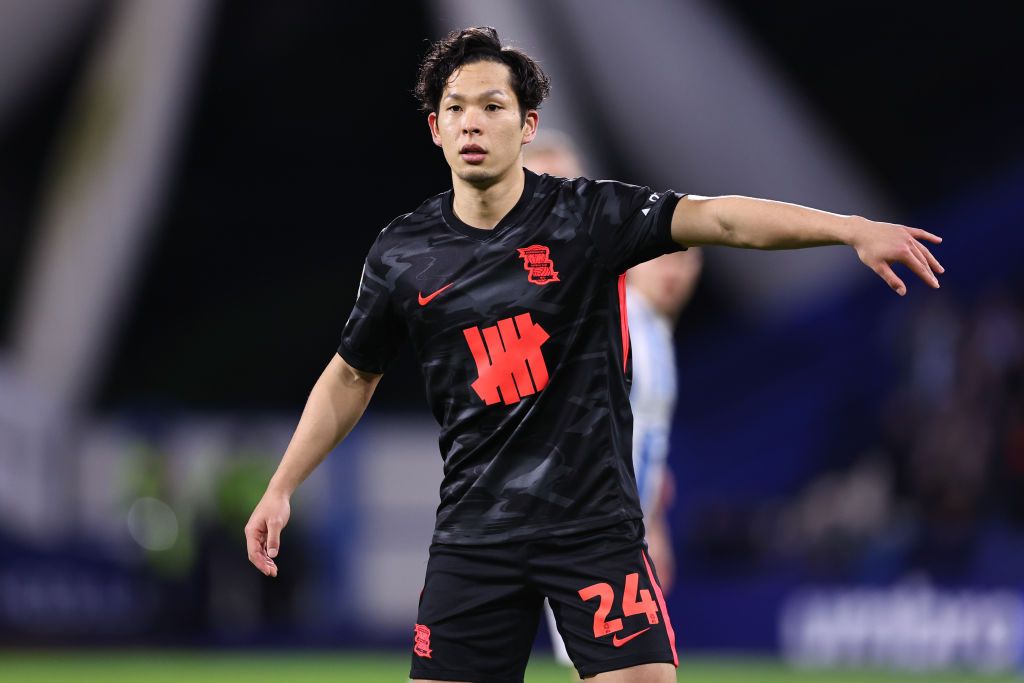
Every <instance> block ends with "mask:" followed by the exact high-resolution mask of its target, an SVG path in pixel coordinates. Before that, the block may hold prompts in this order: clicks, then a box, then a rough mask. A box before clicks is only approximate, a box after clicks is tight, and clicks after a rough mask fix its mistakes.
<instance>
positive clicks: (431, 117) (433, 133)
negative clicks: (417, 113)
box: [427, 111, 441, 147]
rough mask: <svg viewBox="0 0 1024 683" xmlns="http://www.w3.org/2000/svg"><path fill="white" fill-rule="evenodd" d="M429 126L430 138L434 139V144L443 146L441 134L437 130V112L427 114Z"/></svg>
mask: <svg viewBox="0 0 1024 683" xmlns="http://www.w3.org/2000/svg"><path fill="white" fill-rule="evenodd" d="M427 125H428V126H430V137H432V138H434V144H435V145H437V146H438V147H440V146H441V133H440V131H438V129H437V112H436V111H432V112H430V113H429V114H427Z"/></svg>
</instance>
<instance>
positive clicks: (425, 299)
mask: <svg viewBox="0 0 1024 683" xmlns="http://www.w3.org/2000/svg"><path fill="white" fill-rule="evenodd" d="M454 284H455V283H454V282H449V283H448V284H446V285H445V286H444V287H442V288H441V289H439V290H437V291H436V292H434V293H433V294H428V295H427V296H423V292H420V293H419V295H420V296H419V302H420V306H426V305H427V304H429V303H430V302H431V301H433V300H434V297H435V296H437V295H438V294H440V293H441V292H443V291H444V290H446V289H448V288H449V287H451V286H452V285H454Z"/></svg>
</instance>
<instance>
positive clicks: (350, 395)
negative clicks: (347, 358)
mask: <svg viewBox="0 0 1024 683" xmlns="http://www.w3.org/2000/svg"><path fill="white" fill-rule="evenodd" d="M379 380H380V375H371V374H368V373H362V372H359V371H357V370H355V369H354V368H352V367H350V366H349V365H348V364H346V363H345V362H344V361H343V360H341V358H340V357H338V356H335V357H334V358H333V359H332V360H331V362H330V363H329V364H328V365H327V367H326V368H325V369H324V371H323V373H322V374H321V375H320V378H319V379H318V380H317V382H316V384H315V385H314V386H313V390H312V391H311V392H310V394H309V398H308V399H307V400H306V406H305V408H304V409H303V411H302V417H301V418H300V419H299V424H298V426H297V427H296V428H295V433H294V434H293V435H292V438H291V441H290V442H289V444H288V448H287V449H285V453H284V456H283V457H282V458H281V463H280V464H279V465H278V468H277V471H276V472H275V473H274V476H273V477H272V478H271V480H270V484H269V485H268V487H267V490H268V491H269V492H274V493H279V494H282V495H285V496H290V495H291V494H292V493H293V492H294V491H295V489H296V488H298V486H299V484H301V483H302V482H303V481H305V479H306V477H308V476H309V475H310V473H312V472H313V470H314V469H316V467H317V465H319V464H320V463H321V462H323V460H324V458H326V457H327V454H328V453H330V452H331V451H332V450H333V449H334V447H335V446H337V445H338V444H339V443H340V442H341V440H342V439H344V438H345V437H346V436H347V435H348V433H349V432H350V431H351V430H352V428H353V427H354V426H355V425H356V423H357V422H358V421H359V418H360V417H362V415H363V412H364V411H365V410H366V406H367V404H368V403H369V402H370V397H371V396H372V395H373V391H374V389H375V388H376V386H377V382H378V381H379Z"/></svg>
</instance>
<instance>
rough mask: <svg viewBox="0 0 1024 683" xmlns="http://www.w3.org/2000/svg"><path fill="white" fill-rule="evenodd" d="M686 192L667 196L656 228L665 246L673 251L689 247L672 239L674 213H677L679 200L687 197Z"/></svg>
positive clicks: (684, 249)
mask: <svg viewBox="0 0 1024 683" xmlns="http://www.w3.org/2000/svg"><path fill="white" fill-rule="evenodd" d="M686 194H687V193H685V192H684V193H679V192H670V193H669V196H668V197H666V198H665V203H664V204H663V205H662V207H661V211H659V213H658V224H657V225H656V226H655V228H654V231H655V233H656V234H657V235H658V237H660V238H661V240H662V241H663V242H664V246H666V247H667V248H669V249H671V250H673V251H686V249H687V247H685V246H684V245H682V244H679V243H678V242H676V241H675V240H674V239H672V214H674V213H675V211H676V205H677V204H678V203H679V200H680V199H682V198H683V197H685V196H686Z"/></svg>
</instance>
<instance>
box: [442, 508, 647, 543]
mask: <svg viewBox="0 0 1024 683" xmlns="http://www.w3.org/2000/svg"><path fill="white" fill-rule="evenodd" d="M632 520H643V514H642V513H638V514H635V513H631V512H627V511H624V510H623V511H621V512H617V513H615V514H614V515H605V516H603V517H590V518H588V519H583V520H579V519H574V520H572V521H571V522H567V523H565V524H561V525H545V526H533V527H523V528H519V529H516V530H515V531H514V532H502V533H500V534H467V533H463V532H459V531H439V530H437V529H435V530H434V536H433V539H432V542H433V543H441V544H444V545H497V544H499V543H511V542H517V541H533V540H537V539H541V538H551V537H553V536H554V537H557V536H569V535H572V534H578V533H582V532H584V531H591V530H593V529H600V528H601V527H606V526H611V525H613V524H618V523H619V522H628V521H632Z"/></svg>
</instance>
